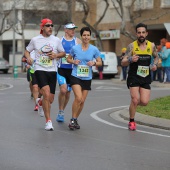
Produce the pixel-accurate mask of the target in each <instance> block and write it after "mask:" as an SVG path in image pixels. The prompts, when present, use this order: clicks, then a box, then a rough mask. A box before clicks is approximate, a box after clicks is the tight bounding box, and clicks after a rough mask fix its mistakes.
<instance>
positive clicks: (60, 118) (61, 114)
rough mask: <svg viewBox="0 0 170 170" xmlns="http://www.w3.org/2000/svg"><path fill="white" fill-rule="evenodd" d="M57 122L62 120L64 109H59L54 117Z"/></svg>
mask: <svg viewBox="0 0 170 170" xmlns="http://www.w3.org/2000/svg"><path fill="white" fill-rule="evenodd" d="M56 121H57V122H64V111H59V113H58V114H57V118H56Z"/></svg>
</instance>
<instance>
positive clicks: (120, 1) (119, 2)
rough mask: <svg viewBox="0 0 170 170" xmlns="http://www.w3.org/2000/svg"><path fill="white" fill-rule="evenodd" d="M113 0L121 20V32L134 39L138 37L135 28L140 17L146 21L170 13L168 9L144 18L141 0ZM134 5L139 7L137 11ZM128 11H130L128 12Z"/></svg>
mask: <svg viewBox="0 0 170 170" xmlns="http://www.w3.org/2000/svg"><path fill="white" fill-rule="evenodd" d="M111 1H112V4H113V6H114V8H115V10H116V12H117V14H118V15H119V17H120V20H121V24H120V33H121V34H122V35H124V36H126V37H128V38H130V39H132V40H135V39H136V36H135V34H134V30H135V24H136V21H137V20H139V19H140V20H141V21H140V22H143V23H145V22H147V21H149V20H157V19H159V18H160V17H162V16H164V15H166V14H168V13H170V11H169V10H167V11H164V12H161V13H158V14H157V15H156V16H150V17H147V18H146V19H144V18H143V17H142V14H143V12H144V11H143V10H142V6H141V4H140V1H137V0H111ZM142 2H144V1H142ZM125 3H126V6H125ZM134 5H136V6H137V8H138V9H137V10H136V11H135V10H134ZM126 11H127V12H128V14H127V12H126ZM127 23H128V24H130V26H128V24H127ZM128 28H129V29H128ZM131 28H134V29H131Z"/></svg>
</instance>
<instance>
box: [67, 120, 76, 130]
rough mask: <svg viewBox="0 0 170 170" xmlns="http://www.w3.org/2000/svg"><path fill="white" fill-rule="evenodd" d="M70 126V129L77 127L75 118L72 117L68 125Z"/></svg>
mask: <svg viewBox="0 0 170 170" xmlns="http://www.w3.org/2000/svg"><path fill="white" fill-rule="evenodd" d="M68 127H69V128H70V130H74V129H75V121H74V120H73V119H70V124H69V125H68Z"/></svg>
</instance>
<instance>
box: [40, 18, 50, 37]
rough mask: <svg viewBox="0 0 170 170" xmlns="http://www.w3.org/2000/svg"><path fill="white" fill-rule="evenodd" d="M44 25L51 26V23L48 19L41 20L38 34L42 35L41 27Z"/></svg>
mask: <svg viewBox="0 0 170 170" xmlns="http://www.w3.org/2000/svg"><path fill="white" fill-rule="evenodd" d="M46 23H50V24H52V23H53V22H52V21H51V20H50V19H48V18H44V19H42V20H41V24H40V29H41V30H40V34H42V33H43V30H42V27H43V26H44V25H45V24H46Z"/></svg>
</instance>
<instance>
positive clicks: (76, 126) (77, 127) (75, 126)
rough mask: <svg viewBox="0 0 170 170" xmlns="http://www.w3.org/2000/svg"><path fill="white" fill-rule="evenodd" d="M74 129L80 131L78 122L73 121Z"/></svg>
mask: <svg viewBox="0 0 170 170" xmlns="http://www.w3.org/2000/svg"><path fill="white" fill-rule="evenodd" d="M74 128H75V129H80V125H79V124H78V120H74Z"/></svg>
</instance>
